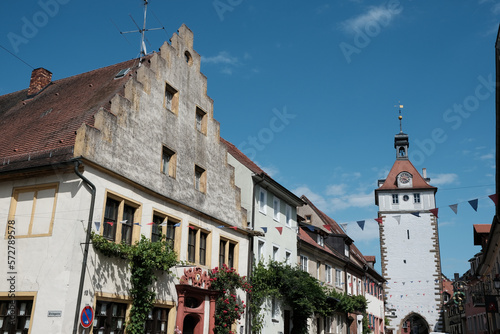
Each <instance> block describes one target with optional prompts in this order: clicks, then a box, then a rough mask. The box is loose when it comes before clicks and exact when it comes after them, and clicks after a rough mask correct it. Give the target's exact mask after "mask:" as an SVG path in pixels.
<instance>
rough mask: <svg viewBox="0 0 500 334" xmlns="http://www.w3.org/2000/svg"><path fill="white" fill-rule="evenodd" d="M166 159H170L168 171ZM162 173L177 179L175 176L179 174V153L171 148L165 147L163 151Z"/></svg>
mask: <svg viewBox="0 0 500 334" xmlns="http://www.w3.org/2000/svg"><path fill="white" fill-rule="evenodd" d="M165 157H169V159H168V162H167V163H168V169H167V168H165ZM160 171H161V172H162V173H163V174H165V175H168V176H170V177H171V178H174V179H175V175H176V172H177V153H176V152H175V151H174V150H172V149H170V148H169V147H167V146H165V145H163V146H162V151H161V166H160Z"/></svg>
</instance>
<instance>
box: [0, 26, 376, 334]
mask: <svg viewBox="0 0 500 334" xmlns="http://www.w3.org/2000/svg"><path fill="white" fill-rule="evenodd" d="M200 60H201V57H200V55H199V54H198V53H196V51H194V49H193V33H192V32H191V31H190V30H189V28H187V27H186V26H185V25H182V26H181V27H180V29H179V31H178V32H177V33H176V34H173V36H172V38H171V40H170V43H165V44H164V45H163V46H162V47H161V48H160V50H159V52H155V53H153V54H150V55H147V56H145V57H142V58H140V59H133V60H130V61H126V62H123V63H119V64H115V65H111V66H108V67H104V68H101V69H97V70H94V71H91V72H87V73H83V74H79V75H76V76H73V77H69V78H64V79H60V80H56V81H52V73H50V72H49V71H47V70H45V69H43V68H39V69H36V70H34V71H33V73H32V77H31V81H30V84H29V87H28V89H25V90H22V91H18V92H14V93H11V94H7V95H4V96H0V132H1V133H2V136H0V158H1V164H0V229H3V230H4V231H5V233H4V238H3V239H2V240H1V241H0V247H1V249H2V251H0V254H1V260H2V263H3V264H4V265H3V268H1V269H0V270H1V272H2V277H4V276H6V277H7V278H8V279H3V280H1V281H0V332H2V333H8V334H11V333H16V334H17V333H30V334H37V333H48V332H49V333H87V332H89V331H90V333H99V334H101V333H102V334H111V333H112V334H118V333H124V328H125V324H126V322H127V321H128V320H129V317H130V310H131V303H132V297H131V295H130V288H131V284H130V269H129V267H128V265H127V262H126V261H125V260H124V259H119V258H113V257H106V256H104V255H103V254H102V253H100V252H99V251H96V250H95V249H94V247H93V245H92V243H91V242H90V241H89V237H90V235H91V233H92V232H93V233H95V234H96V235H100V236H102V237H103V238H105V239H107V241H108V242H110V243H117V244H119V243H124V244H128V245H133V244H135V243H136V242H137V241H139V240H140V239H141V237H142V236H146V237H147V238H149V239H151V240H152V241H156V240H158V239H159V238H160V236H161V235H163V236H166V239H167V240H168V243H169V244H170V245H171V246H172V248H173V250H175V252H176V254H177V260H178V262H179V264H178V265H176V266H175V267H174V268H173V273H172V275H165V274H159V275H158V280H157V281H156V282H155V283H154V291H155V293H156V299H155V302H154V308H153V309H152V310H151V311H150V313H149V315H148V318H147V321H146V324H145V329H144V332H145V333H174V332H175V333H178V332H182V333H185V334H190V333H193V334H208V333H212V332H213V330H214V326H215V319H214V312H215V298H214V292H213V291H212V290H211V289H209V287H210V281H209V279H208V276H209V275H208V274H209V273H210V272H211V270H212V269H214V268H216V267H221V266H223V265H226V266H228V267H230V268H235V270H236V271H237V272H238V273H239V274H240V275H242V276H246V275H251V269H252V266H253V265H254V263H255V262H256V261H261V260H262V261H268V260H269V259H272V260H275V261H280V262H285V263H287V264H290V265H292V266H294V265H297V264H299V263H300V265H301V266H302V268H303V269H304V270H306V271H308V272H309V273H310V274H311V275H313V276H314V277H316V278H317V279H318V280H320V281H321V282H323V284H327V285H328V286H330V287H331V288H332V289H337V290H338V291H339V292H345V293H347V294H354V295H357V294H364V295H366V298H367V299H368V301H369V304H368V315H367V316H368V320H369V323H370V326H371V327H372V328H373V331H374V333H375V334H379V333H383V324H384V322H383V314H384V312H383V298H382V295H383V292H382V291H381V288H380V286H381V283H382V281H383V279H382V277H381V276H380V275H379V274H378V273H377V272H376V271H375V270H374V268H373V264H374V262H375V258H374V257H364V256H363V255H362V254H361V253H360V252H359V250H358V249H357V248H356V247H355V246H354V244H353V241H352V239H350V238H349V237H348V236H347V235H346V234H345V233H344V232H343V231H342V230H341V229H340V227H339V226H338V225H337V224H336V223H335V221H334V220H333V219H331V218H329V217H327V216H326V215H324V214H323V213H321V211H319V210H318V209H316V207H315V206H314V205H313V204H312V203H311V202H310V201H309V200H308V199H307V198H306V197H302V198H299V197H297V196H296V195H294V194H293V193H292V192H290V191H289V190H288V189H286V188H285V187H283V186H282V185H280V184H279V183H278V182H276V181H275V180H274V179H273V178H272V177H270V176H269V175H268V174H266V173H265V172H264V171H263V170H262V169H260V168H259V167H258V166H257V165H256V164H255V163H254V162H253V161H251V160H250V159H249V158H248V157H246V156H245V155H244V154H243V153H242V152H241V151H239V150H238V149H237V148H236V147H235V146H234V145H232V144H231V143H230V142H228V141H226V140H224V139H222V138H221V137H220V125H219V123H218V122H217V121H216V120H215V119H214V117H213V101H212V99H210V97H208V95H207V79H206V77H205V76H204V75H203V74H202V73H201V72H200ZM298 217H306V218H307V217H309V218H307V219H308V222H307V224H306V225H304V222H301V223H299V222H298V220H300V219H298ZM324 225H328V226H330V227H329V228H325V227H324ZM304 226H308V227H309V228H310V227H311V226H315V227H316V228H315V229H314V228H313V229H312V231H311V230H309V228H307V229H304ZM4 274H5V275H4ZM238 297H239V298H240V299H241V300H243V301H244V302H245V303H248V300H247V299H248V296H247V294H245V293H242V292H241V293H239V295H238ZM276 303H279V301H275V300H269V303H268V305H266V307H264V308H263V310H262V313H263V315H264V318H263V319H264V328H263V331H262V333H266V334H267V333H286V334H289V333H290V332H291V330H292V328H291V325H292V321H291V319H292V318H293V313H292V311H291V310H290V308H288V307H287V305H280V307H276ZM87 307H90V308H91V309H92V310H93V321H91V323H90V324H88V325H89V329H84V327H83V326H82V325H81V323H84V324H86V322H85V319H84V317H86V313H85V312H82V310H83V309H84V308H87ZM249 319H250V317H249V315H248V313H247V312H246V313H245V314H244V315H243V316H242V318H241V319H240V321H238V323H237V324H234V325H233V326H232V330H233V331H234V332H237V333H241V334H243V333H250V332H251V325H250V320H249ZM361 319H362V315H361V314H335V315H333V316H331V317H326V318H325V319H323V318H315V319H311V324H310V328H311V333H318V334H326V333H338V334H349V333H361V326H360V324H361ZM87 320H88V319H87Z"/></svg>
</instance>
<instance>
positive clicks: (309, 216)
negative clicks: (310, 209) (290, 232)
mask: <svg viewBox="0 0 500 334" xmlns="http://www.w3.org/2000/svg"><path fill="white" fill-rule="evenodd" d="M305 219H306V223H308V224H310V223H311V222H312V217H311V215H306V217H305Z"/></svg>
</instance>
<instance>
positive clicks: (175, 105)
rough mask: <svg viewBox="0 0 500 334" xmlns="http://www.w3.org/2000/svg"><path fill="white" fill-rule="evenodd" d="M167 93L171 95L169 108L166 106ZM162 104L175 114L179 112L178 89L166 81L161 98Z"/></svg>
mask: <svg viewBox="0 0 500 334" xmlns="http://www.w3.org/2000/svg"><path fill="white" fill-rule="evenodd" d="M167 94H170V95H172V98H171V101H170V108H169V106H168V100H167ZM163 106H164V107H165V109H167V110H169V111H171V112H172V113H174V114H175V115H178V114H179V91H178V90H177V89H175V88H174V87H172V86H171V85H170V84H169V83H168V82H165V94H164V98H163Z"/></svg>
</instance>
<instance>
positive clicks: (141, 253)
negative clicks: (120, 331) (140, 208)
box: [91, 233, 177, 334]
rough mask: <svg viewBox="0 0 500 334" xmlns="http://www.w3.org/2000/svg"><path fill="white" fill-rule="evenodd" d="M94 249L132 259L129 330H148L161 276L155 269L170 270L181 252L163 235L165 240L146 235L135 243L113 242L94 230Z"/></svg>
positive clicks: (110, 255)
mask: <svg viewBox="0 0 500 334" xmlns="http://www.w3.org/2000/svg"><path fill="white" fill-rule="evenodd" d="M91 239H92V245H93V246H94V249H96V250H97V251H99V252H100V253H101V254H103V255H105V256H108V257H120V258H123V259H126V260H127V261H128V265H129V268H130V273H131V277H130V283H131V289H130V296H131V297H132V309H131V310H130V319H129V321H128V323H127V326H126V327H127V328H126V329H127V333H130V334H139V333H143V332H144V325H145V323H146V320H147V317H148V314H149V312H150V311H151V310H152V308H153V302H154V300H155V297H156V293H155V292H154V291H153V290H152V289H151V286H152V284H153V282H154V281H156V280H157V279H158V277H157V276H156V275H155V271H162V272H166V273H168V274H170V273H171V272H170V268H172V267H173V266H175V265H176V264H177V254H176V253H175V252H174V251H173V250H172V248H171V247H170V245H169V244H168V243H167V242H166V241H165V238H164V237H162V239H161V241H157V242H151V240H149V239H148V238H146V237H145V236H144V235H141V239H140V240H139V241H137V242H136V243H135V244H134V245H127V244H124V243H121V244H117V243H114V242H109V241H108V240H107V239H105V238H104V237H102V236H100V235H98V234H95V233H92V236H91Z"/></svg>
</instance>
